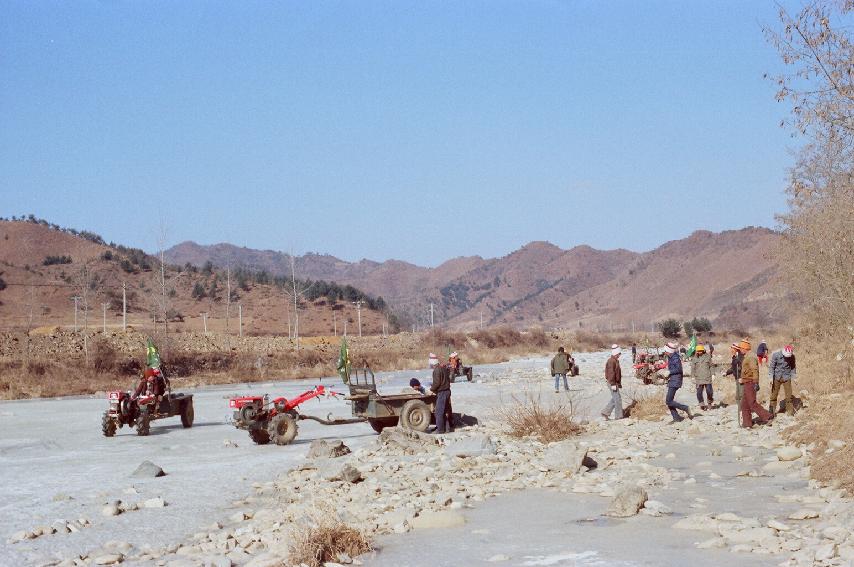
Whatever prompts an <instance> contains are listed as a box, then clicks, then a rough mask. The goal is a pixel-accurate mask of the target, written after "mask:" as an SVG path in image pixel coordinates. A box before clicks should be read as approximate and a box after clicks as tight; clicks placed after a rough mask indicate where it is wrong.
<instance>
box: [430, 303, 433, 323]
mask: <svg viewBox="0 0 854 567" xmlns="http://www.w3.org/2000/svg"><path fill="white" fill-rule="evenodd" d="M430 328H431V329H432V328H433V302H432V301H431V302H430Z"/></svg>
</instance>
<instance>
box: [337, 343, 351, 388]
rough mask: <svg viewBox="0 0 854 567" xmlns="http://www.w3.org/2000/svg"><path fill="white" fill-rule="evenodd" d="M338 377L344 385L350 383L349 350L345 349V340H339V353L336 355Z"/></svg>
mask: <svg viewBox="0 0 854 567" xmlns="http://www.w3.org/2000/svg"><path fill="white" fill-rule="evenodd" d="M337 368H338V375H339V376H341V380H343V381H344V383H345V384H349V383H350V349H348V348H347V339H344V338H342V339H341V352H340V353H339V354H338V366H337Z"/></svg>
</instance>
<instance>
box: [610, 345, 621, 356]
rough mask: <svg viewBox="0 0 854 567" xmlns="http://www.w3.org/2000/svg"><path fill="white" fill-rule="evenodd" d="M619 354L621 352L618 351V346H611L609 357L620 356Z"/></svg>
mask: <svg viewBox="0 0 854 567" xmlns="http://www.w3.org/2000/svg"><path fill="white" fill-rule="evenodd" d="M620 352H621V351H620V347H619V346H617V345H612V346H611V356H617V355H618V354H620Z"/></svg>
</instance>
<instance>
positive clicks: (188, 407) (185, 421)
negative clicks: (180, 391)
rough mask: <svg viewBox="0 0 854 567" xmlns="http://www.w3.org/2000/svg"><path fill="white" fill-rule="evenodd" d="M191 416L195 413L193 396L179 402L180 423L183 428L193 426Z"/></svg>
mask: <svg viewBox="0 0 854 567" xmlns="http://www.w3.org/2000/svg"><path fill="white" fill-rule="evenodd" d="M193 417H195V413H194V411H193V398H190V399H189V400H187V401H186V402H184V403H183V404H181V425H183V426H184V429H187V428H189V427H193Z"/></svg>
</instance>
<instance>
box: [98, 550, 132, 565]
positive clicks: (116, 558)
mask: <svg viewBox="0 0 854 567" xmlns="http://www.w3.org/2000/svg"><path fill="white" fill-rule="evenodd" d="M124 558H125V557H124V555H122V554H121V553H107V554H105V555H99V556H98V557H96V558H95V560H94V563H95V565H115V564H116V563H121V562H122V560H123V559H124Z"/></svg>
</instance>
